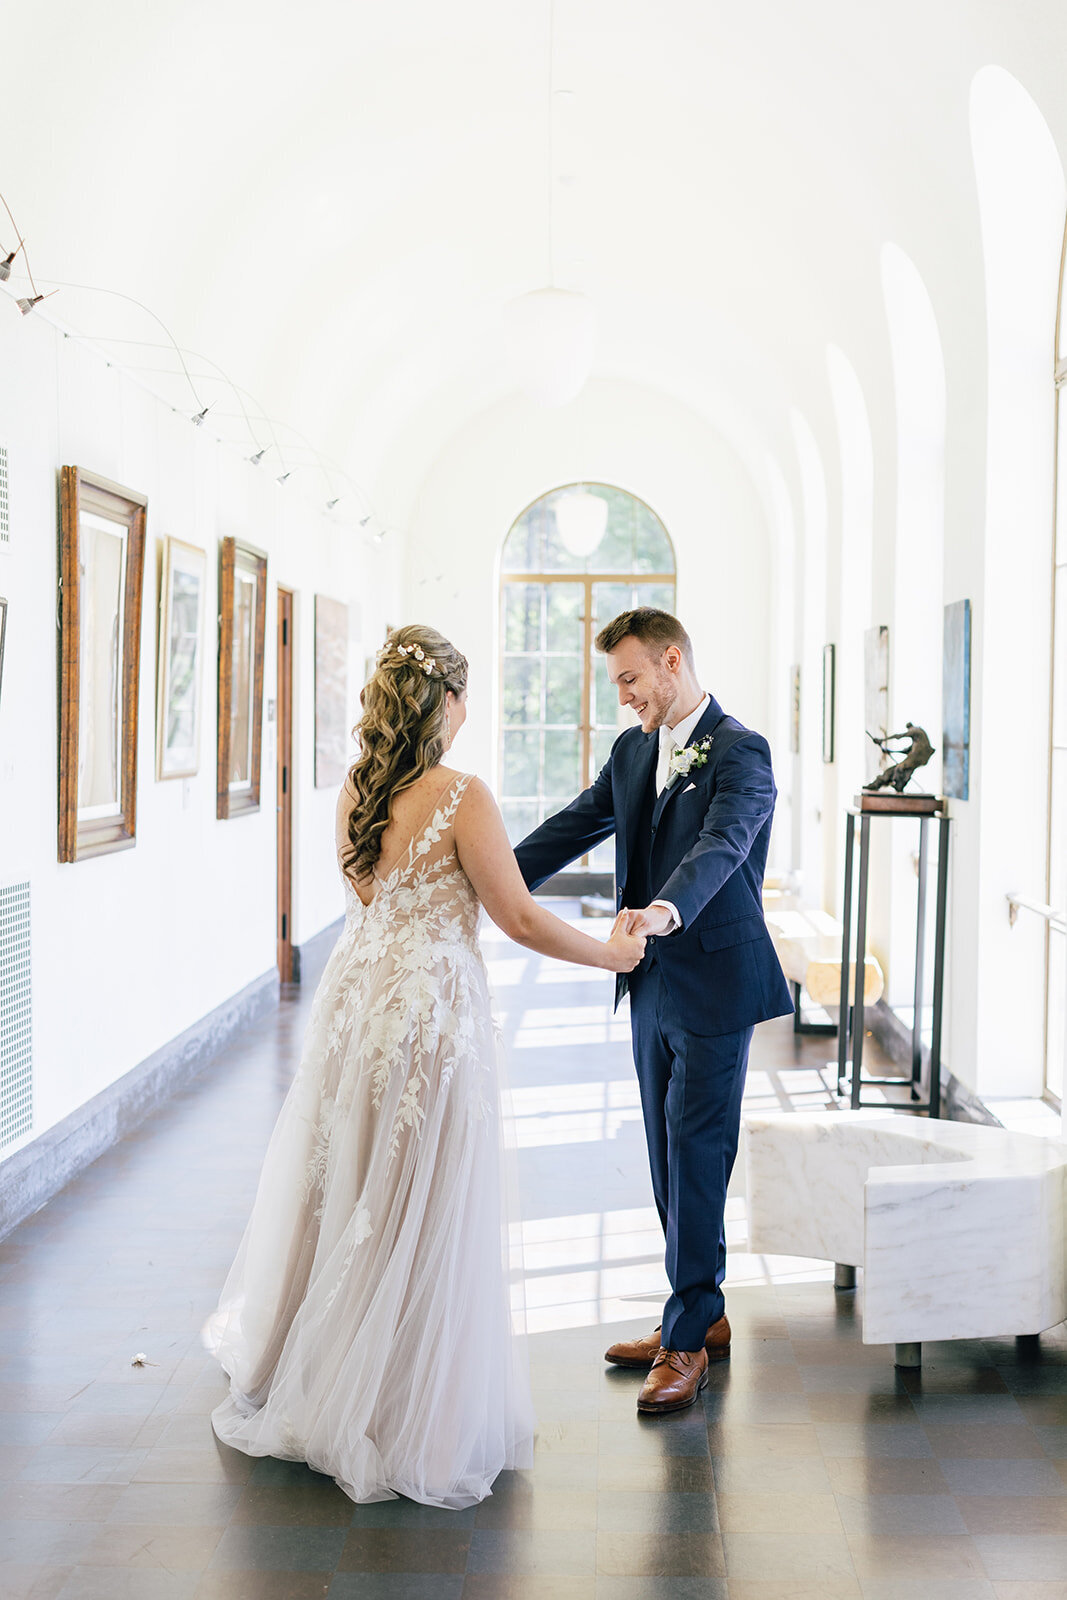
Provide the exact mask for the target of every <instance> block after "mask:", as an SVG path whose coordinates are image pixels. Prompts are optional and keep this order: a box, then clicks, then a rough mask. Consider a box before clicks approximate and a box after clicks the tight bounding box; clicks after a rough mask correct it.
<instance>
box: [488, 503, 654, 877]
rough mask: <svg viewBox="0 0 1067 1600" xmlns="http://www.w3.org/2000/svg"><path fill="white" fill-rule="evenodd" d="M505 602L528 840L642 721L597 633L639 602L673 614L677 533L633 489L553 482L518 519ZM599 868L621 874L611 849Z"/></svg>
mask: <svg viewBox="0 0 1067 1600" xmlns="http://www.w3.org/2000/svg"><path fill="white" fill-rule="evenodd" d="M500 606H501V629H500V636H501V645H502V661H501V694H500V708H501V715H500V780H501V782H500V793H501V803H502V806H503V811H504V818H505V821H506V823H507V826H508V832H509V834H510V837H511V839H512V842H513V843H517V842H518V841H519V840H520V839H521V838H522V837H523V836H524V835H525V834H527V833H529V831H530V829H531V828H534V827H536V825H537V824H538V823H539V822H542V821H543V820H544V818H545V817H546V816H551V815H552V813H553V812H554V811H558V810H559V809H560V808H561V807H562V806H565V805H566V804H567V802H568V801H569V800H573V798H574V796H575V795H576V794H577V793H578V792H579V791H580V790H581V789H583V788H584V787H585V786H586V785H587V784H588V783H591V782H592V780H593V778H594V777H595V775H596V773H597V771H598V770H599V768H600V766H601V765H602V764H603V762H604V761H605V760H606V759H607V755H608V751H609V750H610V749H611V745H612V743H613V741H614V740H615V738H616V737H617V735H618V733H619V731H620V728H621V727H625V726H627V725H628V724H629V721H630V720H631V719H630V718H628V717H627V718H625V719H623V720H622V721H620V708H619V703H618V696H617V694H616V692H615V690H614V689H613V688H612V687H611V684H610V682H609V681H608V675H607V671H606V668H605V664H604V658H603V656H598V655H597V654H596V652H595V651H594V649H593V640H594V638H595V637H596V634H597V633H598V631H599V630H600V629H601V628H602V627H603V626H604V624H605V623H607V622H610V621H611V619H612V617H615V616H618V614H619V612H620V611H628V610H629V609H630V608H631V607H632V606H659V607H660V608H661V609H663V610H665V611H673V610H674V551H673V548H672V546H671V541H670V538H669V537H668V534H667V530H666V528H665V527H664V526H663V523H662V522H661V521H660V520H659V518H658V517H657V516H656V514H655V512H654V511H652V510H651V509H650V508H649V507H648V506H647V505H645V503H644V501H643V500H638V499H637V497H636V496H635V495H632V494H627V493H626V491H625V490H624V489H616V488H613V487H612V486H611V485H609V484H606V483H587V484H567V485H564V486H563V487H561V488H558V489H552V490H550V492H549V493H548V494H543V495H541V497H540V498H539V499H537V500H535V501H534V502H533V504H532V505H530V506H527V508H526V510H525V511H524V512H522V514H521V516H519V517H517V518H516V519H515V521H514V523H513V524H512V526H511V529H510V531H509V533H508V536H507V539H506V540H505V543H504V552H503V558H502V561H501V580H500ZM592 864H593V865H594V866H595V867H597V868H601V869H603V870H606V871H610V870H611V865H612V854H611V849H610V846H608V847H607V848H605V847H603V846H602V847H601V849H600V850H598V851H597V852H596V853H595V855H594V857H593V862H592Z"/></svg>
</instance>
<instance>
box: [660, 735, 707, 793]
mask: <svg viewBox="0 0 1067 1600" xmlns="http://www.w3.org/2000/svg"><path fill="white" fill-rule="evenodd" d="M712 743H713V740H712V736H711V734H710V733H709V734H708V737H707V738H706V739H701V741H700V743H699V744H687V745H686V747H685V749H684V750H676V751H675V752H674V754H673V755H672V756H671V760H670V765H669V766H668V768H667V782H668V783H673V782H674V780H675V778H685V777H688V775H689V773H690V772H691V771H692V769H693V768H694V767H703V766H706V765H707V760H708V751H709V750H710V749H711V746H712Z"/></svg>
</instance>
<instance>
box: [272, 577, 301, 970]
mask: <svg viewBox="0 0 1067 1600" xmlns="http://www.w3.org/2000/svg"><path fill="white" fill-rule="evenodd" d="M293 601H294V594H293V590H292V589H283V588H282V587H281V585H279V586H278V624H277V626H278V720H277V734H278V749H277V791H276V793H277V802H276V804H277V817H278V826H277V869H278V895H277V913H276V929H275V935H276V939H277V960H278V977H279V979H280V981H281V982H282V983H298V982H299V981H300V971H299V964H298V961H297V960H296V952H295V951H294V949H293V611H294V605H293Z"/></svg>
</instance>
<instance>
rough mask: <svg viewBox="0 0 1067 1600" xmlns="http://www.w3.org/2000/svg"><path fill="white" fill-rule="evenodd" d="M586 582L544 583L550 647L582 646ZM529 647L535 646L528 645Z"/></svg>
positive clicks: (547, 634) (547, 644)
mask: <svg viewBox="0 0 1067 1600" xmlns="http://www.w3.org/2000/svg"><path fill="white" fill-rule="evenodd" d="M584 600H585V585H584V584H581V583H548V584H546V585H545V605H546V610H547V624H546V647H547V648H548V649H549V650H568V651H571V650H573V651H574V653H575V654H577V653H578V652H579V651H580V650H581V648H582V605H583V602H584ZM526 648H527V649H532V648H536V647H535V646H530V645H527V646H526Z"/></svg>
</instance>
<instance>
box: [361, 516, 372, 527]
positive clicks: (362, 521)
mask: <svg viewBox="0 0 1067 1600" xmlns="http://www.w3.org/2000/svg"><path fill="white" fill-rule="evenodd" d="M369 521H370V517H369V516H367V517H360V519H359V525H360V527H361V528H365V527H366V526H367V523H368V522H369Z"/></svg>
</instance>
